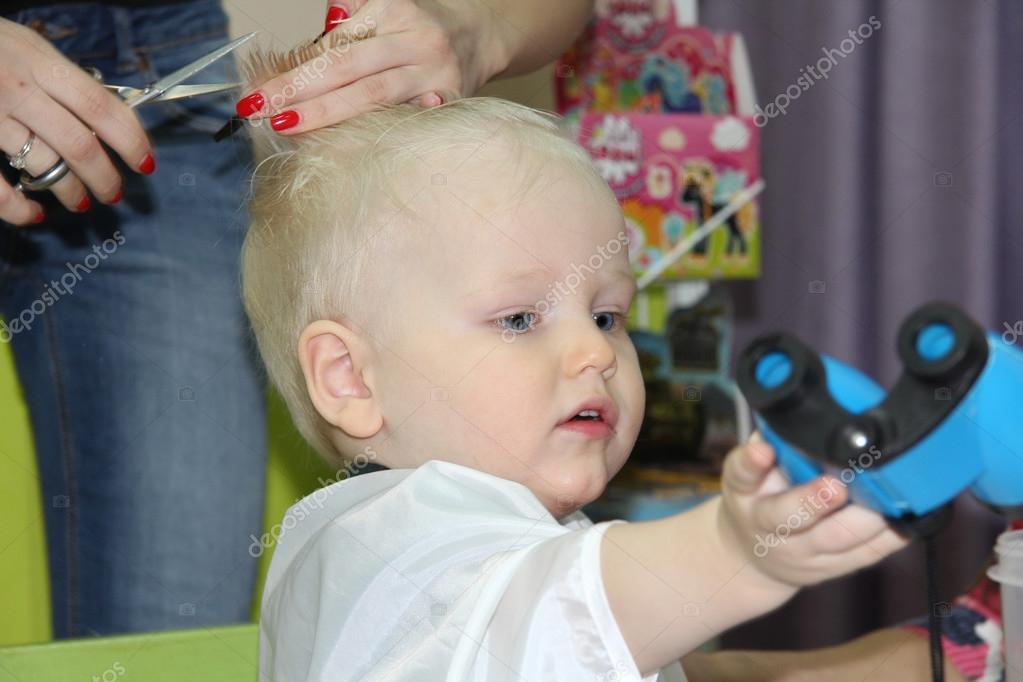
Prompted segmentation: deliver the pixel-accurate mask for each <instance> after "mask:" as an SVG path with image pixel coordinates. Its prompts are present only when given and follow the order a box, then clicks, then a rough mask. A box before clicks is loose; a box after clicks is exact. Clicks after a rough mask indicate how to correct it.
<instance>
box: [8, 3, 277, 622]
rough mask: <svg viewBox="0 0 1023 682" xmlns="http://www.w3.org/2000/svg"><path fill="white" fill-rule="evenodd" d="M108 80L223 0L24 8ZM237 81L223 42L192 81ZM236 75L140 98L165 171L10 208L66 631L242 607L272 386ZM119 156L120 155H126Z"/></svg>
mask: <svg viewBox="0 0 1023 682" xmlns="http://www.w3.org/2000/svg"><path fill="white" fill-rule="evenodd" d="M8 18H11V19H14V20H16V21H18V22H20V23H23V24H35V26H37V30H39V28H38V27H42V28H43V30H44V31H45V34H44V35H47V36H48V37H50V38H51V39H52V40H53V42H54V44H55V45H56V47H57V48H58V49H59V50H60V51H61V52H63V53H64V54H65V55H67V56H68V57H69V58H71V59H72V60H73V61H75V62H77V63H79V64H81V65H83V66H95V67H98V68H99V69H100V70H101V71H102V73H103V75H104V78H105V79H106V80H107V81H108V82H116V83H121V84H126V85H133V86H142V85H143V84H145V83H146V82H149V81H152V80H155V79H156V78H158V77H160V76H163V75H166V74H167V73H170V72H171V71H172V70H174V69H177V68H178V67H180V66H183V65H184V64H186V63H188V62H190V61H191V60H193V59H195V58H196V57H198V56H200V55H202V54H203V53H205V52H208V51H209V50H211V49H213V48H215V47H217V46H218V45H221V44H223V43H224V42H226V41H227V33H226V30H227V18H226V16H225V15H224V13H223V11H222V10H221V8H220V5H219V3H218V2H217V1H216V0H195V1H190V2H185V3H182V4H172V5H163V6H156V7H148V8H139V9H129V8H124V7H110V6H102V5H95V4H73V5H60V6H42V7H34V8H31V9H27V10H24V11H21V12H17V13H15V14H13V15H11V16H10V17H8ZM225 80H237V72H236V71H235V66H234V64H233V63H232V61H231V59H223V60H221V61H220V62H218V63H217V64H215V65H214V66H212V67H210V68H209V69H207V70H205V71H203V72H202V73H201V74H200V75H198V76H196V77H195V78H194V79H192V80H191V81H190V82H223V81H225ZM237 94H238V93H229V94H224V95H216V96H205V97H200V98H195V99H194V100H181V101H178V102H168V103H158V104H150V105H145V106H143V107H140V108H139V109H138V110H136V111H137V113H138V115H139V116H140V118H141V119H142V122H143V125H144V127H145V128H146V129H147V131H148V133H149V135H150V136H151V139H152V140H153V143H154V146H155V157H156V161H157V167H156V173H155V174H153V175H152V176H148V177H146V176H142V175H139V174H138V173H136V172H134V171H132V170H130V169H127V168H125V167H124V166H123V165H122V164H121V163H120V162H119V161H116V160H115V163H116V164H117V166H118V168H119V170H120V172H121V175H122V177H123V178H124V199H123V200H122V201H121V203H120V204H117V205H115V206H104V205H102V204H99V203H98V202H95V201H94V202H93V208H92V209H91V210H89V211H88V212H87V213H85V214H80V215H77V214H71V213H69V212H67V211H65V210H63V209H62V208H60V207H59V205H58V204H56V202H55V201H52V195H50V194H49V193H46V194H38V195H36V196H38V197H40V198H41V199H43V200H47V201H49V203H47V204H45V205H46V208H47V211H46V215H47V219H46V221H45V222H44V223H43V224H41V225H39V226H36V227H33V228H21V229H18V230H15V229H13V228H12V227H11V226H10V225H7V224H3V223H0V308H2V312H3V314H4V317H5V319H6V326H5V327H0V341H4V342H10V343H11V344H12V345H13V349H14V354H15V360H16V364H17V369H18V374H19V377H20V379H21V382H22V384H23V386H24V392H25V399H26V400H27V403H28V406H29V409H30V413H31V418H32V428H33V432H34V435H35V445H36V451H37V458H38V462H39V473H40V484H41V488H42V498H43V504H44V507H45V521H46V538H47V543H48V551H49V570H50V584H51V601H52V605H53V629H54V636H55V637H75V636H87V635H108V634H114V633H123V632H137V631H148V630H161V629H171V628H187V627H199V626H208V625H216V624H224V623H233V622H241V621H247V620H248V619H249V616H250V607H251V604H252V600H253V592H254V587H255V581H256V573H257V561H256V559H254V558H253V557H252V556H251V555H250V554H249V551H248V547H249V545H250V543H251V542H252V540H251V538H250V537H249V536H250V534H251V535H255V536H258V535H259V534H260V532H261V528H262V517H263V507H264V495H265V492H264V488H265V469H266V436H265V405H264V384H263V379H262V374H261V372H260V371H259V369H258V367H259V365H258V359H257V356H256V355H255V353H254V346H253V344H252V343H251V339H250V336H249V334H248V327H247V322H246V319H245V316H244V311H243V309H242V305H241V300H240V293H239V249H240V247H241V242H242V239H243V238H244V235H245V230H246V228H247V225H248V220H247V215H246V213H245V210H244V192H245V178H246V174H247V172H248V171H250V170H251V157H250V153H249V149H248V146H247V143H246V141H245V139H243V138H244V136H242V135H236V136H235V137H233V138H231V139H228V140H226V141H224V142H221V143H214V142H213V139H212V133H213V132H214V131H215V130H217V129H218V128H219V127H220V126H221V125H222V124H223V123H224V122H225V121H227V120H228V118H229V117H230V115H231V114H232V112H233V102H234V99H235V98H236V96H237ZM111 156H113V154H111Z"/></svg>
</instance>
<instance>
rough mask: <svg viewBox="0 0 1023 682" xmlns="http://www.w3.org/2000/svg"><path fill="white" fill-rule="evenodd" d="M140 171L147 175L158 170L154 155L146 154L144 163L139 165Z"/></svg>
mask: <svg viewBox="0 0 1023 682" xmlns="http://www.w3.org/2000/svg"><path fill="white" fill-rule="evenodd" d="M139 170H140V171H142V172H143V173H145V174H146V175H152V174H153V171H155V170H156V159H154V158H153V155H152V154H146V158H144V159H142V163H140V164H139Z"/></svg>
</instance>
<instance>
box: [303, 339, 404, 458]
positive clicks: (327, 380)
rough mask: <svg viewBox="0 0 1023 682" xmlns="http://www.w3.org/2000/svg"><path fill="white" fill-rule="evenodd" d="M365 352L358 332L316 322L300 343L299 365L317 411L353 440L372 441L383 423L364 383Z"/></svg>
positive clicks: (375, 402)
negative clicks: (364, 439)
mask: <svg viewBox="0 0 1023 682" xmlns="http://www.w3.org/2000/svg"><path fill="white" fill-rule="evenodd" d="M365 351H366V347H365V344H363V343H362V341H361V339H360V338H359V337H358V335H356V333H355V332H353V331H352V330H351V329H348V328H347V327H345V326H344V325H342V324H339V323H337V322H333V321H331V320H317V321H316V322H313V323H312V324H310V325H309V326H308V327H306V328H305V329H304V330H303V331H302V335H301V336H300V337H299V340H298V361H299V363H300V364H301V365H302V373H303V374H304V375H305V384H306V390H308V391H309V398H310V399H311V400H312V401H313V405H314V406H315V407H316V411H317V412H319V413H320V416H322V417H323V418H324V419H326V420H327V421H328V422H329V423H331V424H333V425H334V426H336V427H338V428H339V429H341V430H342V431H344V432H345V433H347V434H348V435H349V436H351V437H353V438H369V437H370V436H372V435H374V434H376V433H377V432H378V431H379V430H380V427H381V426H383V421H384V420H383V415H382V414H381V413H380V404H379V402H378V401H377V399H376V397H375V396H374V395H373V392H372V391H371V390H370V387H369V386H368V385H367V384H366V382H365V381H364V375H365V370H366V366H365V363H366V362H367V361H368V356H367V353H366V352H365Z"/></svg>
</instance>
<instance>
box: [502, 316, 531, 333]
mask: <svg viewBox="0 0 1023 682" xmlns="http://www.w3.org/2000/svg"><path fill="white" fill-rule="evenodd" d="M537 317H538V315H537V314H536V313H534V312H529V311H526V312H521V313H512V314H511V315H505V316H504V317H502V318H501V319H499V320H497V325H498V326H499V327H501V328H503V329H507V330H508V331H510V332H515V333H516V334H521V333H523V332H528V331H529V330H530V329H532V328H533V327H534V326H535V325H536V318H537Z"/></svg>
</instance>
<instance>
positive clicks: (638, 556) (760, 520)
mask: <svg viewBox="0 0 1023 682" xmlns="http://www.w3.org/2000/svg"><path fill="white" fill-rule="evenodd" d="M847 499H848V494H847V491H846V488H845V486H844V485H843V484H842V483H841V482H840V481H838V480H837V479H826V478H824V477H822V478H820V479H817V480H815V481H812V482H810V483H807V484H805V485H802V486H798V487H794V488H793V487H790V486H789V485H788V484H787V483H786V482H785V480H784V478H783V477H782V476H781V473H780V472H779V471H778V469H776V468H775V467H774V451H773V449H772V448H771V447H770V446H769V445H768V444H767V443H765V442H764V441H762V440H760V439H759V437H758V436H756V437H755V438H754V439H751V441H750V442H749V443H747V444H746V445H743V446H740V447H737V448H736V449H735V450H733V451H732V452H731V453H730V454H729V455H728V458H727V459H726V461H725V468H724V473H723V475H722V494H721V496H720V497H718V498H715V499H713V500H710V501H708V502H706V503H704V504H702V505H700V506H699V507H697V508H696V509H694V510H692V511H690V512H686V513H684V514H678V515H675V516H671V517H668V518H666V519H660V520H657V521H648V522H643V523H628V524H615V525H612V526H610V527H609V528H608V529H607V530H606V531H605V535H604V541H603V544H602V546H601V570H602V573H603V581H604V588H605V591H606V593H607V597H608V602H609V604H610V606H611V611H612V613H613V614H614V616H615V620H616V621H617V622H618V626H619V629H620V630H621V631H622V634H623V636H624V638H625V642H626V644H628V646H629V650H630V652H631V653H632V655H633V657H634V658H635V660H636V665H637V667H638V668H639V670H640V671H641V672H642V673H643V674H644V675H649V674H651V673H653V672H655V671H656V670H658V669H659V668H661V667H663V666H665V665H668V664H670V663H672V662H674V661H677V660H678V659H679V658H681V657H682V656H683V655H684V654H686V653H688V652H690V651H692V650H693V649H695V648H696V647H697V646H699V645H700V644H701V643H702V642H704V641H706V640H708V639H710V638H711V637H714V636H715V635H717V634H718V633H720V632H722V631H724V630H726V629H728V628H730V627H732V626H734V625H736V624H738V623H741V622H743V621H745V620H748V619H750V618H753V617H755V616H758V615H761V614H763V613H766V612H767V611H770V610H772V609H774V608H776V607H778V606H780V605H781V604H783V603H784V602H785V601H787V600H788V599H789V598H790V597H791V596H792V595H793V594H795V592H796V591H797V590H798V589H799V587H800V586H803V585H811V584H814V583H818V582H821V581H823V580H827V579H829V578H833V577H836V576H839V575H842V574H844V573H849V572H851V571H854V570H856V569H858V568H862V567H863V566H867V565H869V564H872V563H874V562H876V561H878V560H879V559H882V558H883V557H885V556H887V555H888V554H891V553H892V552H894V551H895V550H897V549H900V548H902V547H903V546H904V545H905V544H906V541H905V540H904V539H902V538H901V537H900V536H898V535H897V534H896V533H895V532H894V531H892V530H891V529H890V528H889V527H888V526H887V524H886V523H885V521H884V519H883V518H882V517H881V516H880V515H878V514H875V513H874V512H871V511H869V510H867V509H864V508H862V507H859V506H844V505H845V503H846V501H847ZM843 507H844V508H843Z"/></svg>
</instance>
